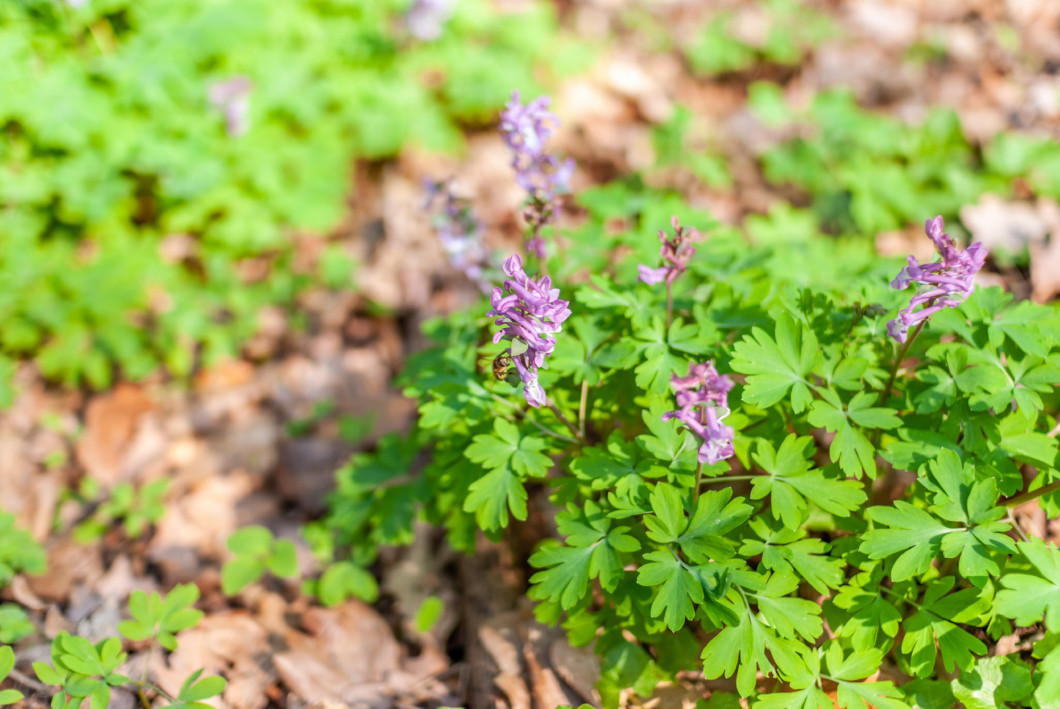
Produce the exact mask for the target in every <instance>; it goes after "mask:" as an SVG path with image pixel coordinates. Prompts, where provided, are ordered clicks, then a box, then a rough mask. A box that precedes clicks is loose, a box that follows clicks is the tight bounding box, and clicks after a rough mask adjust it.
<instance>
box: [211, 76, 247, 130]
mask: <svg viewBox="0 0 1060 709" xmlns="http://www.w3.org/2000/svg"><path fill="white" fill-rule="evenodd" d="M253 88H254V83H253V82H252V81H251V80H250V79H248V78H247V77H245V76H235V77H232V78H231V79H229V80H228V81H218V82H216V83H213V84H211V85H210V90H209V98H210V105H211V106H213V107H214V108H215V109H216V110H218V111H220V112H221V113H223V114H224V117H225V130H226V131H227V132H228V135H230V136H231V137H233V138H238V137H239V136H241V135H243V134H244V133H246V132H247V129H248V128H249V127H250V92H251V90H253Z"/></svg>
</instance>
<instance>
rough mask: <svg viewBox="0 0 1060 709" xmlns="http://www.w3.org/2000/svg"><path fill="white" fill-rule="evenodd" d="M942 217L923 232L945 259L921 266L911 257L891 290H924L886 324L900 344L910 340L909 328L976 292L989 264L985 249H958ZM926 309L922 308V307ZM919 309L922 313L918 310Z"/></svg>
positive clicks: (977, 245)
mask: <svg viewBox="0 0 1060 709" xmlns="http://www.w3.org/2000/svg"><path fill="white" fill-rule="evenodd" d="M945 227H946V225H945V222H944V221H943V219H942V217H941V216H937V217H935V218H934V219H928V220H927V221H926V222H924V232H925V233H926V234H927V236H928V238H929V239H931V241H932V242H933V243H934V244H935V249H936V250H937V251H938V252H939V255H940V256H942V260H941V261H937V262H935V263H927V264H922V263H920V262H918V261H917V259H916V257H915V256H912V255H910V256H909V258H908V259H907V261H906V266H905V268H903V269H902V270H901V271H899V272H898V275H897V276H895V278H894V280H893V281H891V287H892V288H895V289H898V290H902V289H904V288H906V287H908V286H909V285H910V284H916V285H917V286H918V287H922V288H921V289H920V290H919V292H918V293H917V294H916V295H914V296H913V299H912V300H911V301H909V305H908V306H906V307H905V308H903V309H902V310H900V311H898V317H897V318H895V319H894V320H892V321H890V322H889V323H887V334H888V335H890V336H891V337H893V338H894V339H895V340H897V341H898V342H901V343H905V341H906V339H907V338H908V337H909V328H911V327H915V326H917V325H919V324H921V323H922V322H924V321H925V320H927V319H928V318H929V317H931V316H932V315H934V314H935V313H937V312H938V311H940V310H942V309H943V308H956V307H957V306H958V305H960V304H961V303H962V302H963V301H964V299H965V298H967V297H968V296H969V295H971V294H972V291H973V290H975V284H974V282H973V279H974V278H975V274H976V273H978V272H979V270H980V269H981V268H982V267H983V264H984V263H985V262H986V249H985V248H983V245H982V243H980V242H976V243H974V244H972V245H971V246H969V247H968V248H967V249H965V250H964V251H961V250H960V249H958V248H957V245H956V244H955V243H954V241H953V239H952V238H950V235H949V234H946V233H944V231H943V229H945ZM920 306H923V307H920ZM917 307H920V310H916V308H917Z"/></svg>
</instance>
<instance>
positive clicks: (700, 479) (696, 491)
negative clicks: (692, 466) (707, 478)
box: [692, 463, 703, 507]
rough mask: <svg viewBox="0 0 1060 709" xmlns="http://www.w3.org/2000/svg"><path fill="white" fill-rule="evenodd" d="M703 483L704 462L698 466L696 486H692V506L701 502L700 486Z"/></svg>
mask: <svg viewBox="0 0 1060 709" xmlns="http://www.w3.org/2000/svg"><path fill="white" fill-rule="evenodd" d="M702 484H703V464H702V463H700V464H699V465H697V466H696V486H695V487H694V488H692V507H695V506H696V503H697V502H699V487H700V485H702Z"/></svg>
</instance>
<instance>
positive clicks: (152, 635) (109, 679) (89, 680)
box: [33, 584, 227, 709]
mask: <svg viewBox="0 0 1060 709" xmlns="http://www.w3.org/2000/svg"><path fill="white" fill-rule="evenodd" d="M198 598H199V589H198V588H197V587H196V586H194V585H193V584H185V585H182V586H177V587H175V588H174V589H173V590H172V591H171V592H170V593H169V594H168V595H167V596H166V597H165V598H163V597H162V596H160V595H159V594H158V593H157V592H152V593H151V594H147V593H145V592H143V591H135V592H133V594H132V595H131V596H130V598H129V612H130V614H131V615H132V619H131V620H126V621H123V622H122V623H121V624H120V625H119V627H118V630H119V632H120V633H121V634H122V635H124V636H125V637H126V638H128V639H130V640H133V641H144V640H148V641H149V642H150V643H151V644H152V645H153V644H154V643H155V642H157V643H158V644H160V645H161V646H162V647H163V648H165V649H167V650H175V649H176V647H177V640H176V637H175V634H176V633H178V632H180V631H182V630H187V629H189V628H192V627H194V626H195V624H196V623H198V622H199V620H201V619H202V612H201V611H198V610H195V609H194V608H191V606H192V604H194V603H195V601H196V600H197V599H198ZM127 657H128V653H126V652H124V651H123V646H122V641H121V639H120V638H117V637H110V638H106V639H104V640H101V641H99V642H97V643H94V644H93V643H92V642H90V641H89V640H87V639H86V638H83V637H80V636H77V635H71V634H69V633H68V632H66V631H63V632H61V633H59V634H58V635H57V636H56V637H55V639H54V640H53V641H52V646H51V664H50V665H49V664H48V663H45V662H34V663H33V670H34V672H35V673H36V675H37V677H38V678H39V679H40V681H41V682H44V683H45V684H47V685H52V686H55V687H58V690H57V691H56V693H55V694H54V695H53V697H52V703H51V705H52V708H53V709H76V708H77V707H81V706H83V705H84V702H85V701H86V700H87V701H88V703H89V708H90V709H103V708H104V707H106V706H108V702H109V701H110V698H111V690H112V688H114V687H123V688H126V689H129V690H131V691H134V692H135V693H136V695H137V697H138V698H139V701H140V703H141V705H142V706H143V707H144V709H148V708H149V707H151V706H154V705H153V704H152V703H151V701H150V699H149V697H148V694H149V693H157V694H161V695H163V696H165V697H166V698H167V699H168V700H169V704H168V706H171V707H174V708H175V709H205V707H208V706H210V705H209V704H206V703H204V702H203V701H202V700H204V699H209V698H210V697H214V696H217V695H218V694H220V693H221V692H223V691H224V689H225V686H226V684H227V682H226V681H225V679H224V678H222V677H206V678H202V679H200V678H201V676H202V673H203V670H198V671H196V672H194V673H192V675H191V676H190V677H188V679H187V680H185V682H184V683H183V685H182V686H181V688H180V691H179V692H178V693H177V696H175V697H174V696H169V695H167V694H166V693H165V692H163V691H162V690H161V689H160V688H158V687H155V686H154V685H152V684H151V683H150V682H148V679H147V669H146V667H145V669H144V673H143V675H142V676H141V677H140V678H139V679H131V678H129V677H127V676H126V675H124V674H121V673H119V672H117V670H118V669H120V668H121V666H122V664H124V662H125V660H126V659H127Z"/></svg>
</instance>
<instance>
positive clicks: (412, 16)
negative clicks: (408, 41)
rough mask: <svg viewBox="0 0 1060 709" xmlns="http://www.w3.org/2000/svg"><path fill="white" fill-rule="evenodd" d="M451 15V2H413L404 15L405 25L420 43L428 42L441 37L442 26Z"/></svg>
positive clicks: (425, 0)
mask: <svg viewBox="0 0 1060 709" xmlns="http://www.w3.org/2000/svg"><path fill="white" fill-rule="evenodd" d="M451 14H453V0H413V2H412V6H411V7H410V8H409V9H408V12H406V13H405V25H406V26H407V27H408V29H409V34H411V35H412V36H413V37H415V38H416V39H418V40H420V41H421V42H430V41H432V40H435V39H438V38H439V37H441V36H442V25H444V24H445V22H446V20H448V19H449V16H450V15H451Z"/></svg>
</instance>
